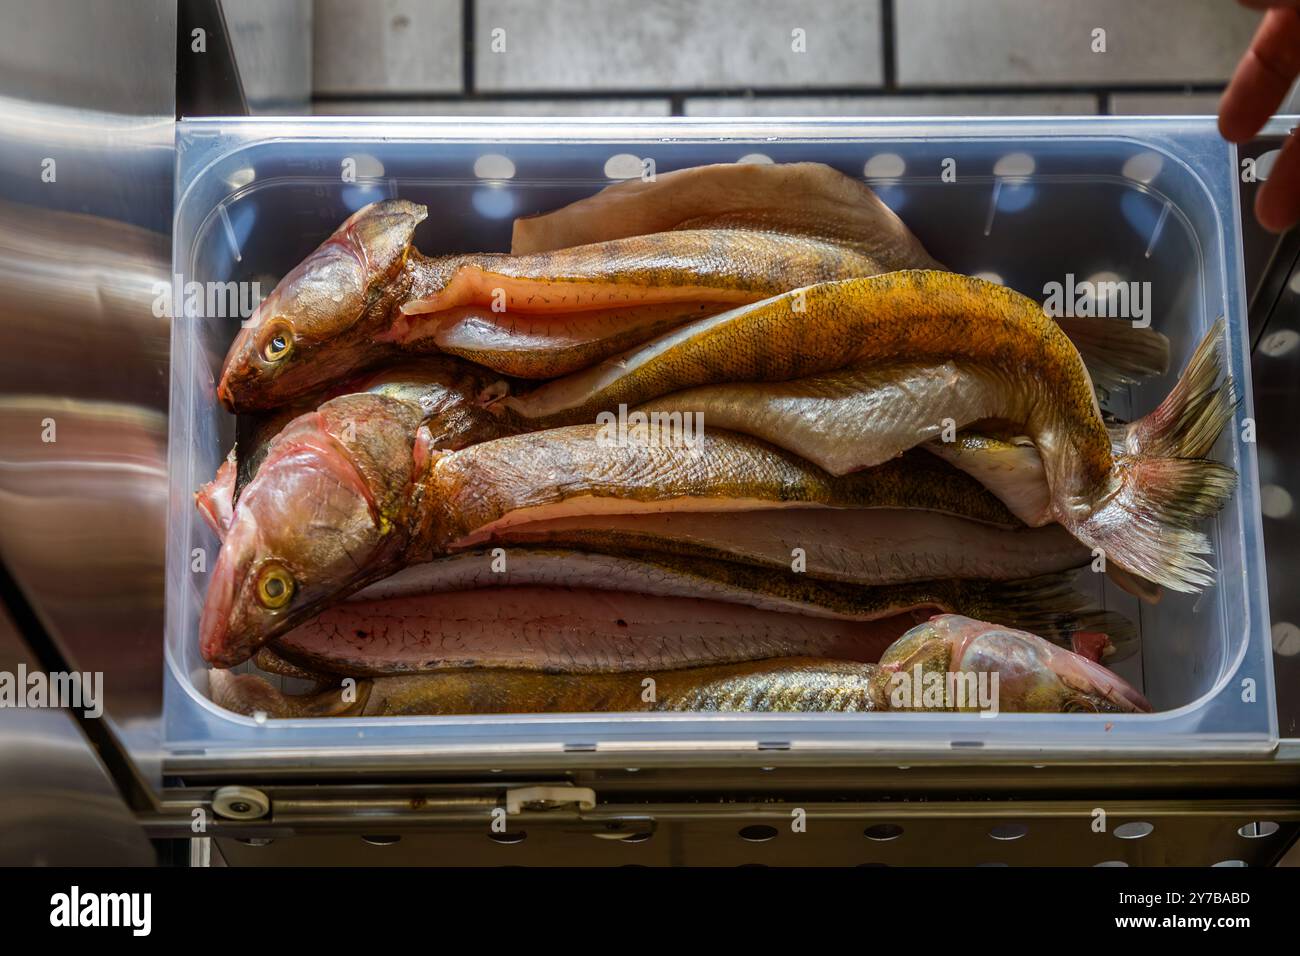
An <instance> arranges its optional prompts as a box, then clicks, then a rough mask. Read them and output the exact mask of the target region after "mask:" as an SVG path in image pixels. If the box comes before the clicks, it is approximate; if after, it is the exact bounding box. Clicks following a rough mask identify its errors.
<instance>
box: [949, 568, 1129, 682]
mask: <svg viewBox="0 0 1300 956" xmlns="http://www.w3.org/2000/svg"><path fill="white" fill-rule="evenodd" d="M1076 574H1077V572H1075V571H1062V572H1058V573H1056V574H1044V575H1040V576H1039V577H1034V578H1025V579H1022V580H1018V581H1002V582H998V583H996V584H992V585H988V586H987V587H984V588H981V593H980V594H979V596H978V597H977V598H975V599H974V600H972V601H969V602H967V604H966V607H964V608H963V609H962V610H961V611H960V613H962V614H965V615H966V616H968V617H973V618H977V619H979V620H983V621H989V622H990V623H993V624H1003V625H1005V626H1007V627H1014V628H1016V629H1018V630H1021V631H1028V632H1029V633H1031V634H1036V635H1037V636H1039V637H1041V638H1043V639H1045V640H1049V641H1051V642H1052V643H1054V644H1059V645H1061V646H1062V647H1064V648H1067V649H1069V648H1071V647H1072V644H1073V638H1074V636H1075V635H1076V634H1077V633H1079V632H1093V633H1097V632H1099V633H1102V634H1105V635H1106V636H1107V637H1108V638H1109V639H1110V645H1109V647H1110V650H1108V652H1107V655H1108V658H1109V659H1111V660H1122V659H1123V658H1125V657H1127V656H1128V655H1130V654H1132V653H1133V652H1134V651H1135V650H1136V649H1137V640H1138V635H1137V629H1136V628H1135V627H1134V626H1133V622H1132V621H1130V620H1129V619H1128V618H1126V617H1125V616H1124V615H1122V614H1118V613H1116V612H1114V611H1107V610H1105V609H1103V608H1099V607H1096V606H1095V605H1093V604H1092V602H1091V601H1090V600H1089V599H1088V597H1087V596H1086V595H1084V594H1083V593H1081V592H1080V591H1079V590H1078V588H1076V587H1075V580H1076Z"/></svg>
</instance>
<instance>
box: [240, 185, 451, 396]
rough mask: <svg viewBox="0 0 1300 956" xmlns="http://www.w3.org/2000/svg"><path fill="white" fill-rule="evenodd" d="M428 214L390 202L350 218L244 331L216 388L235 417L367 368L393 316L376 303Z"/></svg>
mask: <svg viewBox="0 0 1300 956" xmlns="http://www.w3.org/2000/svg"><path fill="white" fill-rule="evenodd" d="M427 215H428V210H427V209H426V207H424V206H420V205H417V204H416V203H412V202H408V201H406V200H404V199H388V200H383V201H382V202H376V203H371V204H370V205H368V206H365V207H363V208H361V209H359V210H358V211H357V212H355V213H353V214H352V215H351V216H349V217H348V219H347V221H346V222H344V223H343V225H341V226H339V227H338V229H336V230H335V231H334V234H333V235H331V236H330V237H329V238H328V239H326V240H325V241H324V242H323V243H321V245H320V246H319V247H317V249H316V251H315V252H313V253H312V254H311V255H309V256H308V257H307V258H306V259H304V260H303V261H302V262H300V263H299V264H298V265H297V266H295V267H294V268H293V270H292V271H290V272H289V274H288V275H286V276H285V277H284V278H283V279H281V280H280V282H279V284H278V285H277V286H276V287H275V289H274V290H273V291H272V292H271V294H270V295H269V296H267V297H266V299H265V300H264V301H263V302H262V303H261V305H259V306H258V308H257V311H256V312H254V313H253V315H252V316H251V317H250V318H249V320H248V321H247V322H245V323H244V325H243V327H242V328H241V329H240V330H239V334H238V335H237V336H236V337H235V340H234V342H233V343H231V346H230V350H229V352H227V354H226V361H225V364H224V366H223V367H222V371H221V381H220V383H219V384H218V386H217V396H218V397H219V398H220V399H221V401H222V402H223V403H225V405H226V406H227V407H228V408H229V409H231V410H232V411H245V410H248V409H253V408H267V407H271V406H274V405H279V404H283V403H284V402H285V401H287V400H288V399H290V398H293V397H296V396H298V395H301V394H304V393H305V392H308V391H310V390H312V389H313V388H315V387H316V386H318V385H320V384H321V383H324V382H328V381H331V380H334V379H337V378H338V377H340V376H342V375H345V374H347V373H349V372H351V371H354V370H355V369H357V368H359V367H360V366H361V365H363V364H365V363H366V362H367V361H368V360H369V357H370V356H369V355H368V348H367V347H368V345H369V343H370V339H371V335H372V333H373V332H374V331H376V329H372V328H371V326H372V325H375V326H377V325H378V324H380V323H381V322H382V321H383V319H384V315H383V313H384V312H385V311H386V310H384V309H383V308H380V307H379V306H377V305H376V303H380V300H381V298H382V295H383V292H384V290H385V288H386V287H387V286H388V285H389V284H390V283H392V281H393V279H394V278H395V277H396V276H397V275H398V273H399V272H401V270H402V267H403V265H404V264H405V262H406V257H407V254H408V251H409V250H410V247H411V239H412V237H413V236H414V234H415V227H416V226H418V225H419V224H420V223H421V222H422V221H423V220H424V218H425V217H426V216H427ZM380 305H382V303H380Z"/></svg>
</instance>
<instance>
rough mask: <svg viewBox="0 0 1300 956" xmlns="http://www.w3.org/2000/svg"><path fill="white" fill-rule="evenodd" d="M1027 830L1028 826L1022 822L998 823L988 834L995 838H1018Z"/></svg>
mask: <svg viewBox="0 0 1300 956" xmlns="http://www.w3.org/2000/svg"><path fill="white" fill-rule="evenodd" d="M1028 832H1029V827H1027V826H1025V825H1024V824H1023V823H999V824H998V825H997V826H995V827H994V828H993V829H992V830H990V831H989V836H991V837H992V838H993V839H995V840H1019V839H1020V838H1021V837H1022V836H1024V835H1025V834H1027V833H1028Z"/></svg>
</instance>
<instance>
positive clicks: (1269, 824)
mask: <svg viewBox="0 0 1300 956" xmlns="http://www.w3.org/2000/svg"><path fill="white" fill-rule="evenodd" d="M1278 829H1279V828H1278V825H1277V824H1276V823H1274V822H1273V821H1272V820H1254V821H1252V822H1250V823H1247V824H1246V825H1245V826H1244V827H1238V828H1237V833H1238V835H1240V836H1244V837H1245V838H1246V839H1247V840H1258V839H1259V838H1260V837H1270V836H1272V835H1273V834H1274V833H1276V832H1277V831H1278Z"/></svg>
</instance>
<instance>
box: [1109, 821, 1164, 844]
mask: <svg viewBox="0 0 1300 956" xmlns="http://www.w3.org/2000/svg"><path fill="white" fill-rule="evenodd" d="M1154 829H1155V827H1154V826H1152V825H1151V824H1150V823H1147V822H1145V821H1143V820H1134V821H1132V822H1131V823H1121V824H1120V825H1119V826H1117V827H1116V828H1115V836H1117V837H1119V838H1120V839H1121V840H1140V839H1142V838H1143V837H1144V836H1150V835H1151V831H1152V830H1154Z"/></svg>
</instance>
